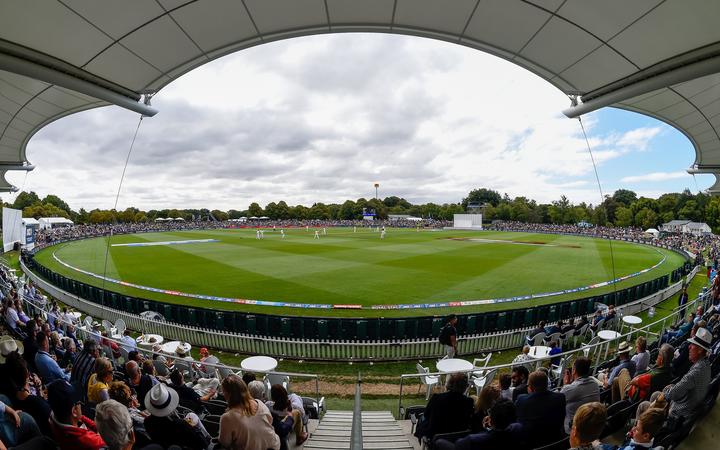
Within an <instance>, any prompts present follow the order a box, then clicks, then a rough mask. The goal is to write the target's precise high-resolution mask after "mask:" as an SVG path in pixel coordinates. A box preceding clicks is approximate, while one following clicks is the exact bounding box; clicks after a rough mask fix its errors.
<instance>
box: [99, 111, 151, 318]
mask: <svg viewBox="0 0 720 450" xmlns="http://www.w3.org/2000/svg"><path fill="white" fill-rule="evenodd" d="M143 117H144V116H143V115H142V114H141V115H140V120H139V121H138V124H137V127H136V128H135V134H134V135H133V138H132V141H131V142H130V148H129V149H128V153H127V157H126V158H125V166H123V170H122V175H120V184H118V189H117V194H115V206H113V209H112V215H113V220H112V221H113V224H115V223H117V216H116V213H117V211H116V210H117V205H118V200H119V199H120V190H121V189H122V185H123V181H124V180H125V172H126V171H127V166H128V163H129V162H130V155H132V151H133V147H134V146H135V139H137V135H138V131H139V130H140V124H142V120H143ZM112 230H113V229H112V227H110V236H108V238H107V244H106V245H105V263H104V265H103V277H106V276H107V263H108V256H109V254H110V241H111V240H112ZM102 289H103V292H105V280H104V279H103V282H102ZM100 298H101V300H100V302H101V306H102V307H104V306H105V295H104V294H103V295H101V297H100Z"/></svg>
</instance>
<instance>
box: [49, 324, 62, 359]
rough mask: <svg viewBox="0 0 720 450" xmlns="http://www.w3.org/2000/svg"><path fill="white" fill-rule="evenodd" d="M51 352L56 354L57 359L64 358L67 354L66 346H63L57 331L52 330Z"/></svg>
mask: <svg viewBox="0 0 720 450" xmlns="http://www.w3.org/2000/svg"><path fill="white" fill-rule="evenodd" d="M50 354H51V355H55V359H56V360H57V361H60V360H62V359H63V356H65V347H63V344H62V341H61V340H60V335H59V334H58V332H57V331H52V332H50Z"/></svg>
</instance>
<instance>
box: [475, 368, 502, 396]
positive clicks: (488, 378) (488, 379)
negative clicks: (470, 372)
mask: <svg viewBox="0 0 720 450" xmlns="http://www.w3.org/2000/svg"><path fill="white" fill-rule="evenodd" d="M496 374H497V369H491V370H489V371H488V372H487V373H486V374H484V375H482V376H479V377H473V379H472V382H473V384H474V385H475V394H476V395H477V396H480V391H482V388H484V387H485V386H488V385H489V384H490V383H492V382H493V380H494V379H495V375H496Z"/></svg>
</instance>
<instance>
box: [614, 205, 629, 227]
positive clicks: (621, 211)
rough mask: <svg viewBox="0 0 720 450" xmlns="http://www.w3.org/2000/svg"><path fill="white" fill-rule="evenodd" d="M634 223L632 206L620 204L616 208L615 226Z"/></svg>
mask: <svg viewBox="0 0 720 450" xmlns="http://www.w3.org/2000/svg"><path fill="white" fill-rule="evenodd" d="M632 224H633V213H632V210H631V209H630V208H626V207H624V206H620V207H619V208H618V209H616V210H615V226H618V227H629V226H632Z"/></svg>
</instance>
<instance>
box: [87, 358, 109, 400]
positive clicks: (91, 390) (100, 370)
mask: <svg viewBox="0 0 720 450" xmlns="http://www.w3.org/2000/svg"><path fill="white" fill-rule="evenodd" d="M112 379H113V368H112V364H110V360H109V359H107V358H98V359H96V360H95V373H93V374H92V375H90V379H89V380H88V394H87V397H88V401H89V402H91V403H96V404H97V403H102V402H104V401H105V400H108V399H109V398H110V396H109V395H108V388H109V387H110V386H109V383H110V382H111V381H112Z"/></svg>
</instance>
